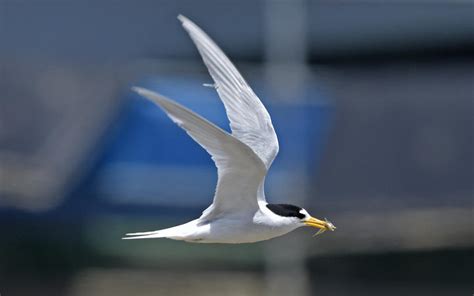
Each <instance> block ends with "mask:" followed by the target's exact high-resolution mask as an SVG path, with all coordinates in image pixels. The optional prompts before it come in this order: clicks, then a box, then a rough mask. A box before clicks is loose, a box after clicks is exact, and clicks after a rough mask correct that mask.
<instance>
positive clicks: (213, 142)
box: [133, 87, 267, 216]
mask: <svg viewBox="0 0 474 296" xmlns="http://www.w3.org/2000/svg"><path fill="white" fill-rule="evenodd" d="M133 90H134V91H136V92H137V93H138V94H140V95H142V96H144V97H145V98H147V99H149V100H151V101H152V102H154V103H156V104H157V105H158V106H160V107H161V108H162V109H163V110H164V111H165V112H166V114H167V115H168V116H169V118H171V120H173V121H174V122H175V123H176V124H177V125H179V126H180V127H181V128H182V129H184V130H185V131H186V133H187V134H188V135H189V136H191V138H193V139H194V140H195V141H196V142H197V143H198V144H199V145H201V146H202V147H203V148H204V149H205V150H206V151H207V152H208V153H209V154H210V155H211V156H212V159H213V160H214V162H215V164H216V167H217V173H218V181H217V187H216V193H215V196H214V202H213V204H212V205H211V206H210V207H209V208H208V209H207V210H206V211H205V212H204V213H203V215H204V216H209V215H218V214H225V213H235V212H239V211H248V210H255V209H257V208H258V201H257V192H259V190H260V189H261V188H262V187H261V186H262V184H263V181H264V179H265V175H266V173H267V170H266V167H265V165H264V164H263V162H262V161H261V160H260V158H259V157H258V156H257V155H256V154H255V153H254V152H253V150H252V149H251V148H250V147H248V146H247V145H246V144H244V143H242V142H241V141H240V140H239V139H237V138H235V137H233V136H232V135H230V134H229V133H227V132H226V131H224V130H222V129H220V128H219V127H217V126H215V125H214V124H212V123H211V122H209V121H207V120H206V119H204V118H202V117H201V116H199V115H198V114H196V113H194V112H193V111H191V110H189V109H187V108H185V107H183V106H181V105H179V104H178V103H176V102H174V101H171V100H170V99H168V98H166V97H164V96H162V95H159V94H157V93H155V92H152V91H150V90H147V89H144V88H140V87H134V88H133ZM258 198H259V199H260V200H264V199H265V198H264V196H263V194H261V195H259V197H258Z"/></svg>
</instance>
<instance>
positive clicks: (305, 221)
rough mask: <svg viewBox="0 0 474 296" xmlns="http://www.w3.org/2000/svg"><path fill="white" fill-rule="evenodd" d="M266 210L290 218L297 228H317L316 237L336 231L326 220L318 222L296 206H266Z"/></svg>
mask: <svg viewBox="0 0 474 296" xmlns="http://www.w3.org/2000/svg"><path fill="white" fill-rule="evenodd" d="M267 208H268V209H269V210H270V211H272V212H273V213H274V214H277V215H279V216H282V217H287V218H291V219H292V220H293V221H294V223H297V224H298V225H299V226H310V227H315V228H318V229H319V230H318V232H317V233H316V235H318V234H321V233H323V232H325V231H327V230H330V231H334V230H335V229H336V226H334V225H333V224H332V223H331V222H329V221H328V220H327V219H324V220H320V219H317V218H314V217H312V216H311V215H310V214H309V213H308V211H306V210H305V209H303V208H300V207H298V206H294V205H288V204H267Z"/></svg>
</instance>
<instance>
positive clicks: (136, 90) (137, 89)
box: [131, 86, 147, 95]
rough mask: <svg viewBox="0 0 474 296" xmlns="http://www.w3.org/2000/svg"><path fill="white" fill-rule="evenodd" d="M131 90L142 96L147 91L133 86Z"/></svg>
mask: <svg viewBox="0 0 474 296" xmlns="http://www.w3.org/2000/svg"><path fill="white" fill-rule="evenodd" d="M131 89H132V90H133V91H134V92H136V93H138V94H140V95H142V94H143V93H145V92H146V91H147V90H146V89H145V88H143V87H139V86H132V87H131Z"/></svg>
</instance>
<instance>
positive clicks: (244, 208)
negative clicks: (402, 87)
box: [124, 16, 335, 243]
mask: <svg viewBox="0 0 474 296" xmlns="http://www.w3.org/2000/svg"><path fill="white" fill-rule="evenodd" d="M178 18H179V19H180V20H181V22H182V24H183V27H184V28H185V29H186V31H187V32H188V33H189V35H190V36H191V39H192V40H193V41H194V43H195V44H196V46H197V48H198V50H199V53H200V54H201V56H202V58H203V60H204V63H205V64H206V66H207V67H208V70H209V73H210V74H211V76H212V78H213V79H214V82H215V84H214V87H215V88H216V90H217V92H218V93H219V96H220V97H221V99H222V102H223V103H224V106H225V109H226V112H227V116H228V118H229V120H230V126H231V129H232V134H229V133H228V132H226V131H224V130H222V129H220V128H219V127H217V126H215V125H214V124H212V123H211V122H209V121H207V120H206V119H204V118H202V117H201V116H199V115H198V114H196V113H194V112H193V111H191V110H188V109H187V108H185V107H183V106H181V105H179V104H177V103H176V102H174V101H172V100H170V99H168V98H166V97H164V96H162V95H159V94H157V93H155V92H152V91H149V90H147V89H144V88H139V87H135V88H133V89H134V90H135V91H136V92H137V93H139V94H140V95H142V96H144V97H146V98H148V99H149V100H151V101H153V102H154V103H156V104H157V105H158V106H160V107H161V108H162V109H163V111H165V112H166V114H167V115H168V116H169V117H170V119H171V120H173V121H174V122H175V123H176V124H177V125H179V126H180V127H181V128H182V129H184V130H185V131H186V132H187V133H188V135H189V136H190V137H191V138H193V139H194V140H195V141H196V142H197V143H198V144H200V145H201V146H202V147H203V148H204V149H205V150H206V151H207V152H208V153H209V154H210V155H211V157H212V159H213V160H214V162H215V164H216V167H217V172H218V182H217V187H216V193H215V195H214V201H213V203H212V204H211V205H210V206H209V207H208V208H207V209H206V210H204V212H203V213H202V215H201V217H199V218H198V219H195V220H192V221H190V222H188V223H185V224H182V225H178V226H175V227H171V228H167V229H162V230H157V231H149V232H137V233H129V234H127V237H124V239H145V238H170V239H175V240H183V241H188V242H199V243H251V242H257V241H262V240H267V239H270V238H273V237H277V236H281V235H284V234H286V233H288V232H290V231H292V230H294V229H296V228H298V227H301V226H312V227H316V228H319V229H320V232H324V231H326V230H334V229H335V227H334V226H333V225H332V223H330V222H329V221H322V220H319V219H316V218H313V217H311V216H310V215H309V214H308V212H307V211H306V210H304V209H302V208H300V207H297V206H293V205H287V204H269V203H267V202H266V199H265V193H264V182H265V176H266V174H267V171H268V169H269V168H270V166H271V164H272V162H273V160H274V159H275V156H276V155H277V153H278V150H279V146H278V139H277V136H276V133H275V130H274V128H273V125H272V122H271V119H270V115H269V114H268V112H267V110H266V109H265V107H264V106H263V104H262V102H261V101H260V100H259V98H258V97H257V96H256V95H255V93H254V92H253V91H252V89H251V88H250V87H249V86H248V84H247V83H246V82H245V80H244V79H243V77H242V76H241V75H240V73H239V72H238V71H237V69H236V68H235V66H234V65H233V64H232V63H231V62H230V60H229V59H228V58H227V57H226V56H225V54H224V53H223V52H222V51H221V50H220V49H219V47H218V46H217V45H216V44H215V43H214V42H213V41H212V40H211V39H210V38H209V37H208V36H207V35H206V34H205V33H204V32H203V31H202V30H201V29H200V28H199V27H198V26H196V25H195V24H194V23H193V22H191V21H190V20H188V19H187V18H185V17H183V16H179V17H178Z"/></svg>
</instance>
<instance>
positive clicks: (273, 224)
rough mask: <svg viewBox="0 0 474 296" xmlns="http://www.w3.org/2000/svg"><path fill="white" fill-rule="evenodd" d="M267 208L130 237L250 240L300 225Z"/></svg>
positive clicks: (204, 219)
mask: <svg viewBox="0 0 474 296" xmlns="http://www.w3.org/2000/svg"><path fill="white" fill-rule="evenodd" d="M293 222H294V221H292V220H290V219H288V218H285V217H282V216H279V215H277V214H275V213H273V212H272V211H270V210H269V209H268V208H267V207H266V205H264V204H262V207H261V208H259V209H257V210H256V211H255V212H251V211H245V212H240V213H239V212H237V213H232V214H228V215H223V216H222V217H216V218H214V219H207V218H206V217H200V218H198V219H196V220H192V221H190V222H188V223H185V224H181V225H178V226H175V227H171V228H167V229H162V230H158V231H151V232H142V233H133V234H131V235H134V236H132V237H130V238H160V237H166V238H170V239H175V240H184V241H188V242H196V243H231V244H232V243H253V242H257V241H262V240H267V239H270V238H274V237H277V236H281V235H284V234H286V233H288V232H290V231H292V230H294V229H296V228H298V227H300V226H303V225H298V224H295V223H293Z"/></svg>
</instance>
